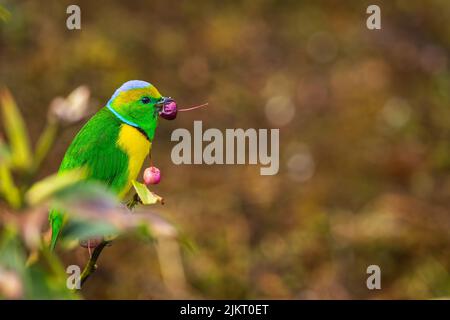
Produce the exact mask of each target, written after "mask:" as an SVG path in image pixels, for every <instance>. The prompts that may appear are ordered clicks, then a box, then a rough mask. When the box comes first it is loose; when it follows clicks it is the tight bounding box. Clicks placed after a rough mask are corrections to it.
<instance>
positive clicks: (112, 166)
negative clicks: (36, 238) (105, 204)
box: [49, 80, 176, 250]
mask: <svg viewBox="0 0 450 320" xmlns="http://www.w3.org/2000/svg"><path fill="white" fill-rule="evenodd" d="M174 114H175V116H176V104H175V102H174V101H173V100H172V99H171V98H166V97H163V96H162V95H161V94H160V93H159V91H158V90H157V89H156V88H155V87H154V86H153V85H151V84H150V83H148V82H145V81H140V80H132V81H128V82H126V83H124V84H123V85H122V86H121V87H120V88H119V89H117V90H116V91H115V93H114V94H113V96H112V97H111V99H110V100H109V101H108V103H107V104H106V106H105V107H103V108H102V109H100V110H99V111H98V112H97V113H96V114H95V115H94V116H93V117H92V118H91V119H90V120H89V121H88V122H87V123H86V124H85V125H84V126H83V128H82V129H81V130H80V131H79V132H78V134H77V135H76V137H75V138H74V140H73V141H72V143H71V144H70V146H69V148H68V149H67V151H66V154H65V156H64V158H63V160H62V163H61V166H60V168H59V172H64V171H66V170H71V169H75V168H82V167H84V168H87V178H86V179H87V180H89V181H100V182H102V183H104V184H105V185H106V186H107V187H108V189H110V190H111V191H112V192H114V193H115V194H117V196H118V197H119V198H120V199H122V198H123V197H124V196H125V195H126V194H127V193H128V191H129V190H130V188H131V185H132V181H133V180H135V179H136V177H137V175H138V174H139V172H140V170H141V167H142V164H143V162H144V159H145V157H146V156H147V155H148V154H149V152H150V149H151V146H152V141H153V138H154V136H155V130H156V127H157V125H158V118H159V116H162V117H163V118H166V119H173V118H174ZM64 216H65V215H64V212H61V211H59V210H55V209H53V210H50V213H49V220H50V225H51V229H52V237H51V243H50V248H51V250H53V249H54V247H55V245H56V242H57V239H58V235H59V233H60V232H61V228H62V227H63V221H64Z"/></svg>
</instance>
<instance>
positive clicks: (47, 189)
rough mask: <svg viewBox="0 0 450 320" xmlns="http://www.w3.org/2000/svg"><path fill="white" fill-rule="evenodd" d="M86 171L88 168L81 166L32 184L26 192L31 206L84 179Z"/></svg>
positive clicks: (26, 197) (26, 198)
mask: <svg viewBox="0 0 450 320" xmlns="http://www.w3.org/2000/svg"><path fill="white" fill-rule="evenodd" d="M86 172H87V170H86V169H84V168H81V169H74V170H70V171H66V172H62V173H58V174H53V175H51V176H48V177H47V178H44V179H43V180H41V181H38V182H36V183H35V184H34V185H32V186H31V188H30V189H29V190H28V191H27V193H26V194H25V200H26V202H27V203H28V204H29V205H30V206H34V205H37V204H40V203H42V202H44V201H46V200H48V199H49V198H50V197H52V196H53V195H54V194H55V193H57V192H59V191H61V190H63V189H65V188H68V187H70V186H73V185H74V184H76V183H77V182H80V181H82V180H84V179H85V177H86Z"/></svg>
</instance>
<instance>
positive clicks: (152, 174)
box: [144, 167, 161, 185]
mask: <svg viewBox="0 0 450 320" xmlns="http://www.w3.org/2000/svg"><path fill="white" fill-rule="evenodd" d="M160 181H161V171H159V169H158V168H157V167H149V168H147V169H145V171H144V183H145V184H146V185H149V184H158V183H159V182H160Z"/></svg>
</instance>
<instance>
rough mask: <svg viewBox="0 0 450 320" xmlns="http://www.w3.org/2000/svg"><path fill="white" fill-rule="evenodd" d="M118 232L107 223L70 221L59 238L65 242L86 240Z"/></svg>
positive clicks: (81, 220) (83, 220)
mask: <svg viewBox="0 0 450 320" xmlns="http://www.w3.org/2000/svg"><path fill="white" fill-rule="evenodd" d="M117 232H118V230H117V228H115V227H114V226H113V225H112V224H110V223H108V222H107V221H98V220H96V221H89V220H85V219H71V220H69V222H68V223H67V225H66V226H64V229H63V232H62V234H61V236H62V237H63V238H64V239H65V240H66V241H70V240H77V239H87V238H92V237H96V236H104V237H106V236H111V235H113V234H116V233H117Z"/></svg>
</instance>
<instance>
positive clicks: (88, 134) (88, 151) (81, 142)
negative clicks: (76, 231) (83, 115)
mask: <svg viewBox="0 0 450 320" xmlns="http://www.w3.org/2000/svg"><path fill="white" fill-rule="evenodd" d="M120 126H121V122H120V121H119V120H118V119H117V118H116V117H115V116H114V115H113V114H112V113H111V112H110V111H109V110H107V109H105V108H103V109H101V110H100V111H99V112H97V114H96V115H94V116H93V117H92V118H91V119H90V120H89V121H88V122H87V123H86V124H85V126H84V127H83V128H82V129H81V130H80V132H79V133H78V134H77V135H76V137H75V138H74V140H73V142H72V143H71V145H70V146H69V148H68V149H67V152H66V154H65V156H64V159H63V161H62V163H61V167H60V169H59V172H63V171H66V170H70V169H74V168H80V167H86V168H87V169H88V178H87V180H88V181H89V180H91V181H92V180H95V181H100V182H103V183H105V184H106V185H107V186H108V187H109V188H110V189H111V190H112V191H113V192H116V193H119V192H120V191H122V189H123V188H124V187H125V185H126V184H127V179H128V155H127V154H126V153H125V152H124V151H123V150H121V149H120V148H119V147H117V145H116V142H117V139H118V137H119V132H120ZM49 220H50V224H51V227H52V239H51V244H50V248H51V250H53V249H54V247H55V245H56V241H57V239H58V235H59V233H60V231H61V228H62V226H63V222H64V212H61V211H58V210H50V213H49Z"/></svg>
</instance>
